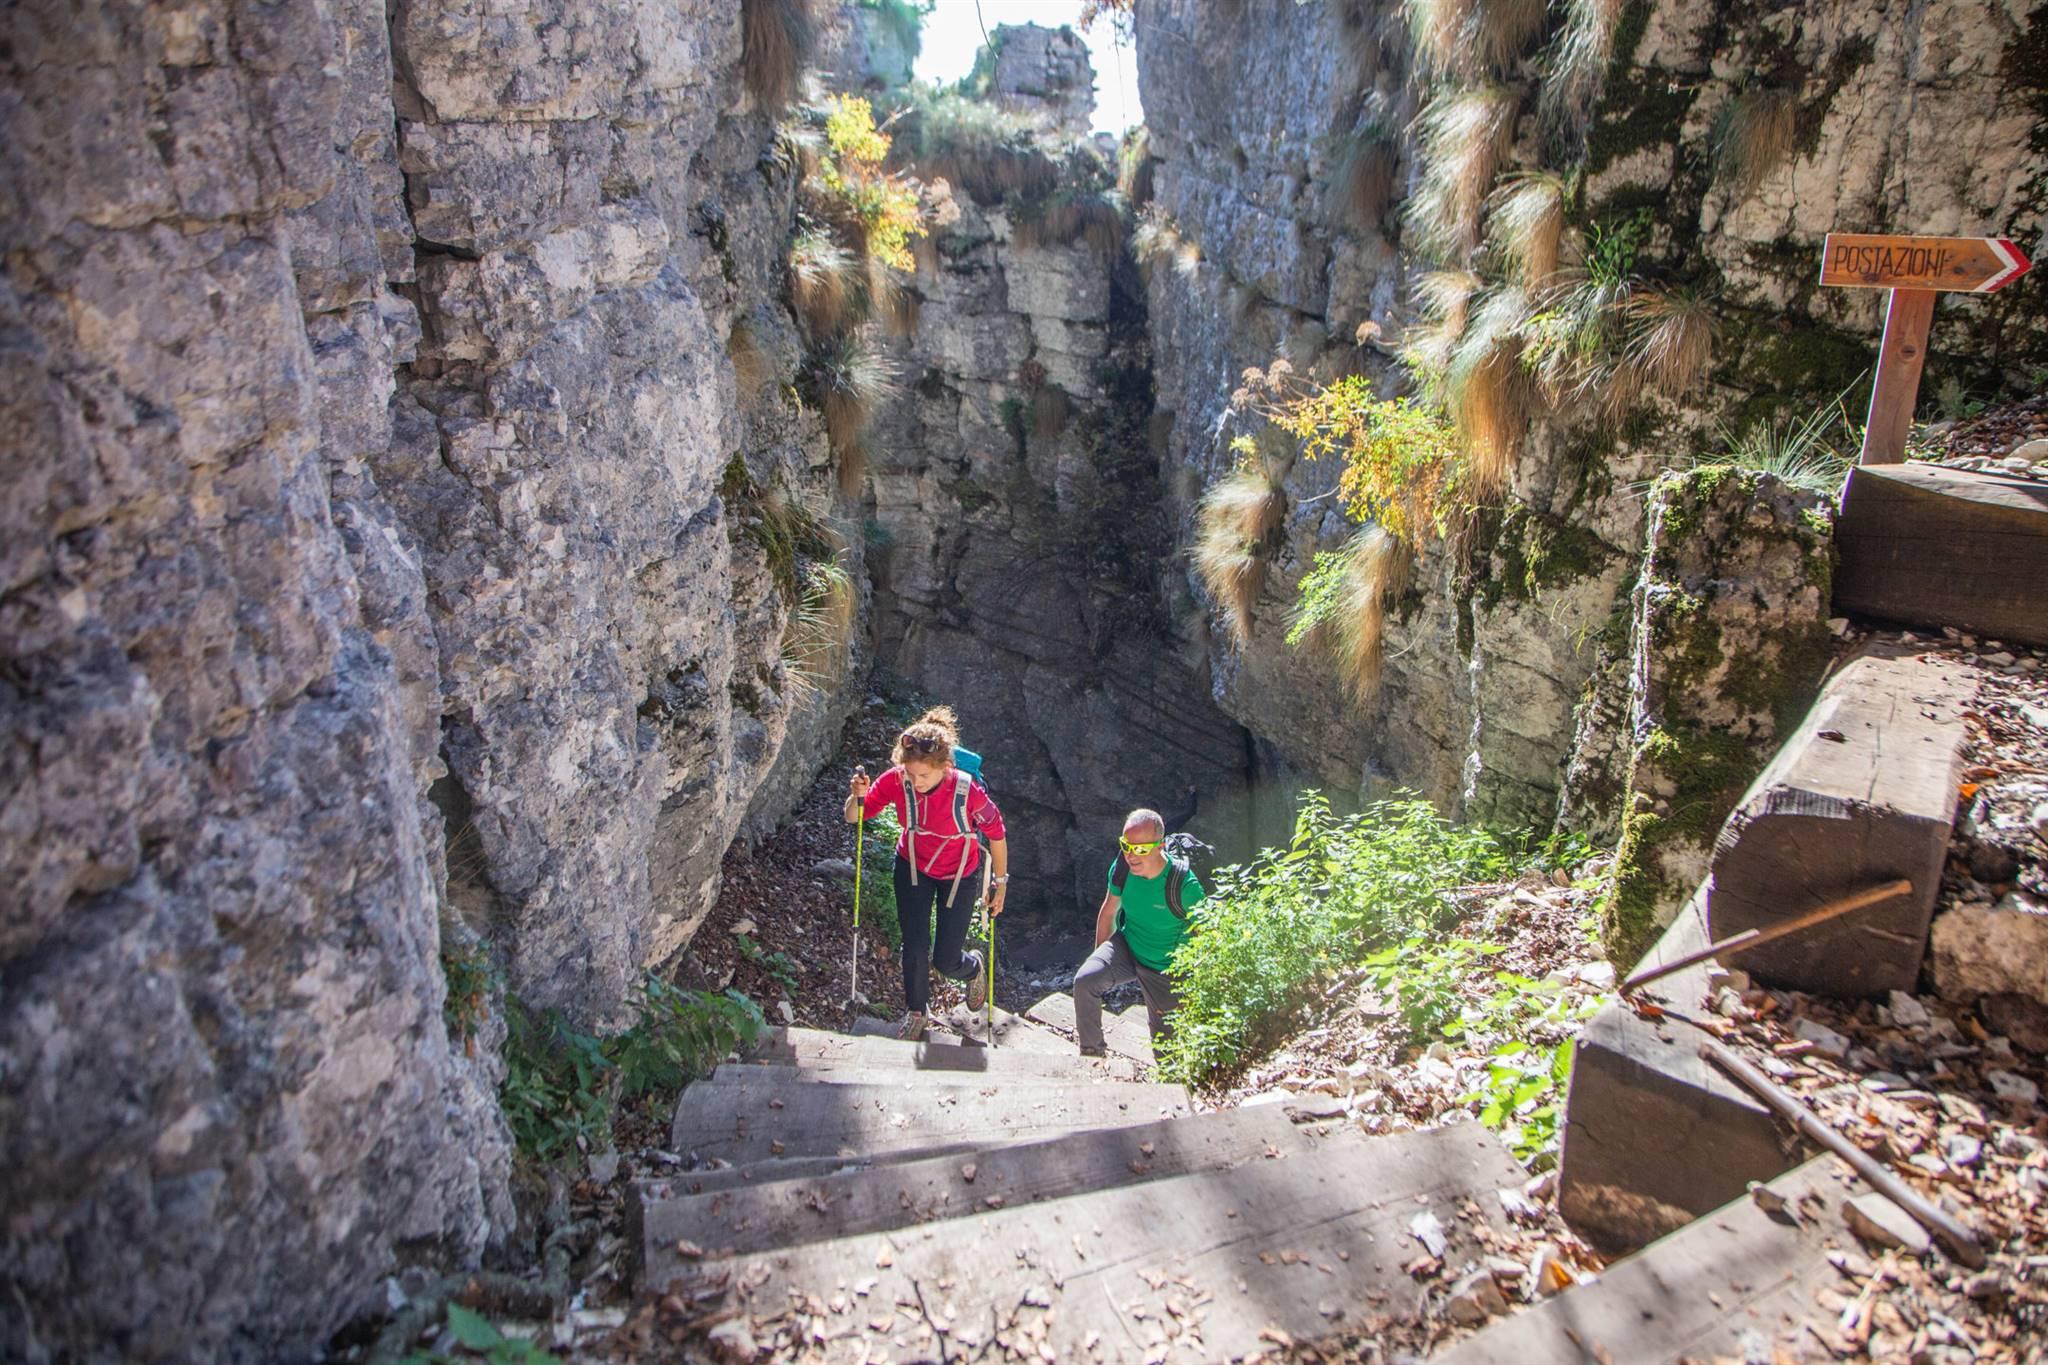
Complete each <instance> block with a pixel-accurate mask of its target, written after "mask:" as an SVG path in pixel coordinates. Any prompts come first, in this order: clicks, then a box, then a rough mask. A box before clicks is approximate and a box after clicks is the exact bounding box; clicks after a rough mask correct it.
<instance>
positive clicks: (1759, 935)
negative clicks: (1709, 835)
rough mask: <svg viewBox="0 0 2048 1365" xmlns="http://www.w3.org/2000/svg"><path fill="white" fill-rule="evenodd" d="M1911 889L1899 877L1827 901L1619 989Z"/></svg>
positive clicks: (1667, 965)
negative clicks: (1781, 922) (1791, 917)
mask: <svg viewBox="0 0 2048 1365" xmlns="http://www.w3.org/2000/svg"><path fill="white" fill-rule="evenodd" d="M1912 889H1913V883H1911V882H1909V881H1907V880H1906V879H1905V878H1903V877H1901V878H1900V879H1899V880H1897V881H1893V882H1886V883H1885V884H1884V885H1883V886H1872V887H1867V888H1865V889H1864V890H1862V891H1854V892H1851V893H1850V894H1849V895H1846V896H1842V897H1840V898H1838V899H1836V900H1831V901H1829V902H1828V903H1827V904H1825V905H1823V906H1821V907H1819V908H1818V909H1815V910H1809V911H1807V912H1806V913H1805V914H1803V915H1800V916H1798V917H1797V918H1795V919H1788V920H1786V921H1785V922H1784V923H1783V924H1774V925H1772V926H1770V927H1769V928H1768V929H1745V930H1743V931H1742V932H1741V933H1739V934H1731V935H1729V936H1728V937H1727V938H1724V939H1720V940H1717V941H1716V942H1713V943H1709V944H1708V945H1707V946H1706V947H1704V948H1702V949H1700V950H1699V951H1698V952H1696V953H1687V954H1686V955H1685V956H1684V957H1681V958H1679V959H1677V960H1676V961H1673V962H1662V963H1659V964H1658V965H1657V966H1654V967H1650V968H1646V969H1643V970H1640V971H1638V972H1636V973H1635V974H1634V975H1633V976H1631V977H1629V978H1628V980H1626V981H1624V982H1622V983H1621V988H1622V989H1623V990H1625V991H1633V990H1640V989H1641V988H1642V987H1644V986H1647V985H1649V984H1650V983H1651V982H1652V981H1661V980H1662V979H1663V978H1665V977H1667V976H1670V975H1671V974H1672V973H1673V972H1681V971H1684V970H1685V969H1686V968H1687V967H1691V966H1695V965H1697V964H1699V963H1701V962H1705V961H1707V960H1708V959H1709V958H1715V957H1724V956H1729V955H1731V954H1734V953H1741V952H1747V951H1748V950H1749V949H1751V948H1754V947H1756V946H1757V945H1759V944H1763V943H1769V942H1771V941H1772V940H1774V939H1781V938H1784V937H1785V936H1786V935H1787V934H1796V933H1798V932H1800V931H1801V930H1802V929H1811V928H1812V927H1813V926H1814V925H1816V924H1823V923H1825V922H1827V921H1828V920H1831V919H1839V918H1840V917H1841V916H1843V915H1846V914H1848V913H1850V912H1851V911H1853V910H1861V909H1862V908H1863V907H1864V906H1866V905H1875V904H1876V903H1877V902H1879V901H1885V900H1890V899H1891V898H1892V897H1893V896H1903V895H1905V894H1906V893H1907V892H1909V891H1911V890H1912Z"/></svg>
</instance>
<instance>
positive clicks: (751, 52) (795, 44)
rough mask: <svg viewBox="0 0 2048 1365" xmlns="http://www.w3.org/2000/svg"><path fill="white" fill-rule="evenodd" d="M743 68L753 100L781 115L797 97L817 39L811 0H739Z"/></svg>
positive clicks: (770, 112)
mask: <svg viewBox="0 0 2048 1365" xmlns="http://www.w3.org/2000/svg"><path fill="white" fill-rule="evenodd" d="M740 26H741V31H742V42H743V44H744V46H743V48H742V49H741V54H740V71H741V74H742V76H743V77H744V79H745V81H746V85H747V90H748V91H749V92H750V93H751V94H752V95H753V97H754V102H755V103H756V104H759V105H760V106H761V107H762V108H763V109H765V110H766V111H767V112H768V113H769V114H771V115H773V114H780V113H781V112H782V111H783V110H784V109H785V108H787V107H788V106H789V102H790V101H791V100H793V99H795V98H796V95H797V90H798V87H799V85H800V84H801V81H802V77H803V69H804V63H805V62H806V61H808V60H809V59H810V55H811V45H812V43H813V42H814V41H815V40H816V38H817V24H816V21H815V20H814V19H813V18H812V16H811V0H740Z"/></svg>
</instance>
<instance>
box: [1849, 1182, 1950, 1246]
mask: <svg viewBox="0 0 2048 1365" xmlns="http://www.w3.org/2000/svg"><path fill="white" fill-rule="evenodd" d="M1842 1216H1843V1217H1844V1218H1846V1219H1847V1220H1848V1222H1849V1230H1850V1231H1851V1232H1854V1233H1855V1234H1856V1235H1857V1236H1858V1237H1861V1238H1862V1239H1863V1240H1864V1241H1866V1242H1869V1243H1870V1244H1871V1245H1872V1246H1880V1247H1898V1248H1900V1249H1902V1250H1904V1251H1905V1252H1906V1253H1907V1254H1909V1255H1913V1256H1924V1255H1926V1254H1927V1250H1928V1247H1929V1242H1928V1240H1927V1229H1925V1228H1923V1227H1921V1226H1920V1225H1919V1224H1918V1223H1916V1222H1914V1221H1913V1218H1912V1215H1910V1214H1908V1213H1907V1212H1906V1211H1905V1210H1904V1209H1902V1208H1900V1207H1899V1206H1898V1205H1897V1204H1894V1203H1893V1202H1892V1201H1891V1200H1889V1199H1887V1198H1885V1197H1884V1196H1883V1195H1881V1194H1859V1195H1857V1196H1856V1197H1855V1198H1854V1199H1851V1200H1850V1201H1849V1202H1848V1203H1846V1204H1844V1205H1843V1206H1842Z"/></svg>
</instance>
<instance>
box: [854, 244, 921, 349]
mask: <svg viewBox="0 0 2048 1365" xmlns="http://www.w3.org/2000/svg"><path fill="white" fill-rule="evenodd" d="M867 267H868V268H867V297H868V311H869V313H871V314H872V315H873V316H874V317H875V318H876V319H877V320H878V321H880V323H881V324H882V331H883V332H884V334H886V335H888V336H892V337H907V336H914V335H915V334H916V332H917V324H918V321H919V319H920V318H921V317H922V316H923V312H924V300H923V299H922V298H921V297H919V295H918V293H917V291H916V290H914V289H912V288H910V286H909V284H908V282H907V281H905V280H904V278H903V276H902V275H901V274H899V273H898V272H897V271H896V270H895V268H894V267H892V266H890V265H888V264H886V263H885V262H882V261H879V260H876V259H875V258H874V257H872V256H870V257H869V258H868V263H867Z"/></svg>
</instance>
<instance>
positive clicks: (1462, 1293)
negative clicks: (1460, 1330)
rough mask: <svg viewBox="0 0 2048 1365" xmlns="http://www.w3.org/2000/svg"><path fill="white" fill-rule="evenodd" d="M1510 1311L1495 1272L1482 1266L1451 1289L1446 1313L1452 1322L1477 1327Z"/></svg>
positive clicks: (1445, 1308)
mask: <svg viewBox="0 0 2048 1365" xmlns="http://www.w3.org/2000/svg"><path fill="white" fill-rule="evenodd" d="M1507 1311H1508V1301H1507V1298H1506V1297H1505V1296H1504V1295H1503V1294H1502V1293H1501V1292H1500V1286H1499V1285H1498V1284H1495V1283H1494V1279H1493V1272H1492V1271H1490V1270H1487V1269H1485V1268H1484V1267H1481V1268H1480V1269H1478V1270H1475V1271H1473V1272H1472V1273H1471V1274H1469V1275H1467V1276H1466V1277H1465V1278H1464V1279H1462V1280H1460V1281H1458V1284H1457V1287H1456V1288H1455V1289H1453V1290H1452V1291H1451V1297H1450V1300H1449V1302H1447V1303H1446V1304H1445V1305H1444V1313H1445V1314H1446V1315H1447V1316H1448V1317H1449V1318H1450V1320H1451V1321H1452V1322H1455V1323H1458V1324H1459V1325H1460V1326H1464V1327H1476V1326H1478V1325H1479V1324H1480V1323H1482V1322H1485V1321H1486V1320H1487V1319H1488V1318H1490V1317H1493V1316H1494V1315H1495V1314H1498V1313H1505V1312H1507Z"/></svg>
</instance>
